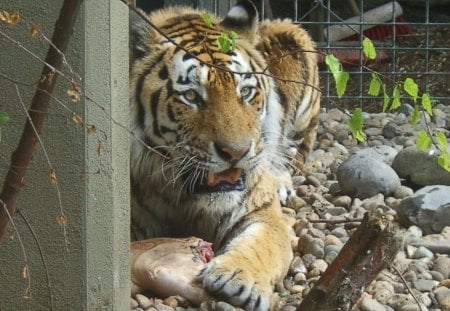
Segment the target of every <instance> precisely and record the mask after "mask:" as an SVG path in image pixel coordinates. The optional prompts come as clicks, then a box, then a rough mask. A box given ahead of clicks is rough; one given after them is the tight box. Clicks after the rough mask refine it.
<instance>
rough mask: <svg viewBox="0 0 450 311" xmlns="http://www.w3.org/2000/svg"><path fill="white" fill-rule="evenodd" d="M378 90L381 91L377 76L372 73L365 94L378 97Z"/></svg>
mask: <svg viewBox="0 0 450 311" xmlns="http://www.w3.org/2000/svg"><path fill="white" fill-rule="evenodd" d="M380 90H381V83H380V80H379V79H378V76H377V75H376V74H374V73H372V79H371V80H370V85H369V91H368V92H367V94H369V95H372V96H378V95H379V94H380Z"/></svg>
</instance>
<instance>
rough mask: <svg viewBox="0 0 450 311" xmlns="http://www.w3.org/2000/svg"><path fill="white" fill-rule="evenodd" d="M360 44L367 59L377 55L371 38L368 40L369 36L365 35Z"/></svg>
mask: <svg viewBox="0 0 450 311" xmlns="http://www.w3.org/2000/svg"><path fill="white" fill-rule="evenodd" d="M362 45H363V52H364V55H365V56H366V57H367V58H368V59H375V58H376V57H377V51H376V50H375V47H374V46H373V42H372V40H370V39H369V38H367V37H365V38H364V40H363V42H362Z"/></svg>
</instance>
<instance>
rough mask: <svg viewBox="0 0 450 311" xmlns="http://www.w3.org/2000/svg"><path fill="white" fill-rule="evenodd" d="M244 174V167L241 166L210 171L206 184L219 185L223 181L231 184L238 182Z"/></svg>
mask: <svg viewBox="0 0 450 311" xmlns="http://www.w3.org/2000/svg"><path fill="white" fill-rule="evenodd" d="M241 175H242V169H240V168H229V169H227V170H224V171H222V172H216V173H212V172H209V173H208V177H207V180H206V184H207V185H208V186H210V187H214V186H217V185H218V184H220V183H222V182H226V183H229V184H230V185H234V184H236V182H237V180H238V179H239V178H240V177H241Z"/></svg>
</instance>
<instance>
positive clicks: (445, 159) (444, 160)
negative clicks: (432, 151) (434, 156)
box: [438, 152, 450, 172]
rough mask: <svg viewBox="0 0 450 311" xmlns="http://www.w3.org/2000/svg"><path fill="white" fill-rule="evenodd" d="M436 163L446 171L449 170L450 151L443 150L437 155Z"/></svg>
mask: <svg viewBox="0 0 450 311" xmlns="http://www.w3.org/2000/svg"><path fill="white" fill-rule="evenodd" d="M438 164H439V165H440V166H441V167H442V168H443V169H444V170H446V171H447V172H450V153H448V152H443V153H441V154H440V155H439V157H438Z"/></svg>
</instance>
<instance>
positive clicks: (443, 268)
mask: <svg viewBox="0 0 450 311" xmlns="http://www.w3.org/2000/svg"><path fill="white" fill-rule="evenodd" d="M433 270H434V271H436V272H439V273H441V274H442V276H443V277H444V278H450V258H449V257H446V256H438V257H437V258H436V260H435V262H434V265H433Z"/></svg>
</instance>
